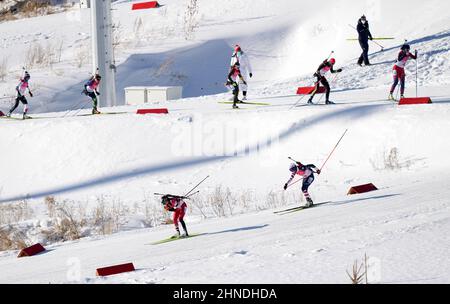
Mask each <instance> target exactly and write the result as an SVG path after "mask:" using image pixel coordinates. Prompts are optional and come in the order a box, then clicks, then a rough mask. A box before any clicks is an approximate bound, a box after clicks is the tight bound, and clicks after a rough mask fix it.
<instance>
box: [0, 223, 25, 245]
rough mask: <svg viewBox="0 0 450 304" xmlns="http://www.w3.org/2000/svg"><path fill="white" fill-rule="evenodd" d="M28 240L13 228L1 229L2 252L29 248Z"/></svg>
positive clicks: (0, 242)
mask: <svg viewBox="0 0 450 304" xmlns="http://www.w3.org/2000/svg"><path fill="white" fill-rule="evenodd" d="M27 243H28V239H27V237H26V236H25V234H24V233H23V232H21V231H20V230H18V229H16V228H14V227H13V226H10V225H8V226H4V227H0V251H4V250H20V249H23V248H26V247H27Z"/></svg>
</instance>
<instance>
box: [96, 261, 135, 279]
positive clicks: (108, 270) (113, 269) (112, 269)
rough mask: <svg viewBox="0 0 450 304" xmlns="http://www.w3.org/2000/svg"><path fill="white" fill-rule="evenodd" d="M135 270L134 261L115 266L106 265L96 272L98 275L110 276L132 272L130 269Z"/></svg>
mask: <svg viewBox="0 0 450 304" xmlns="http://www.w3.org/2000/svg"><path fill="white" fill-rule="evenodd" d="M134 270H135V269H134V265H133V263H127V264H121V265H114V266H109V267H104V268H98V269H97V272H96V274H97V276H100V277H104V276H109V275H113V274H118V273H124V272H130V271H134Z"/></svg>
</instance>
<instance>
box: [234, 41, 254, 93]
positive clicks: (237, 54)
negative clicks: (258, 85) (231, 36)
mask: <svg viewBox="0 0 450 304" xmlns="http://www.w3.org/2000/svg"><path fill="white" fill-rule="evenodd" d="M237 62H239V64H240V70H241V74H242V77H243V80H241V81H239V88H240V90H241V91H242V94H243V95H244V97H243V98H242V100H244V101H245V100H247V89H248V87H247V83H248V77H250V78H252V77H253V71H252V66H251V64H250V60H249V59H248V56H247V54H246V53H244V51H242V48H241V47H240V46H239V45H236V46H235V49H234V52H233V55H232V56H231V62H230V67H231V68H233V67H234V66H235V64H236V63H237Z"/></svg>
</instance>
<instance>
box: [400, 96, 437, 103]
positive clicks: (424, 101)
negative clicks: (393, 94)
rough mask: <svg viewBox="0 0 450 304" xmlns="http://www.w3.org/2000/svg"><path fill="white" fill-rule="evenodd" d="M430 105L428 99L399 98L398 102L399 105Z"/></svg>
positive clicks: (429, 99)
mask: <svg viewBox="0 0 450 304" xmlns="http://www.w3.org/2000/svg"><path fill="white" fill-rule="evenodd" d="M427 103H431V98H430V97H415V98H412V97H411V98H401V99H400V101H399V102H398V104H399V105H411V104H427Z"/></svg>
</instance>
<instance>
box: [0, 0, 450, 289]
mask: <svg viewBox="0 0 450 304" xmlns="http://www.w3.org/2000/svg"><path fill="white" fill-rule="evenodd" d="M186 4H187V1H181V0H167V1H165V2H164V6H163V7H161V8H159V9H157V10H152V11H142V12H132V11H131V10H130V6H131V3H130V1H117V2H116V3H115V4H114V9H115V10H114V20H115V22H117V29H118V31H117V33H116V35H117V41H118V42H119V44H118V46H117V48H116V57H117V63H118V85H117V90H118V94H119V96H120V98H119V100H120V101H121V102H122V103H123V89H124V88H125V87H127V86H131V85H183V86H184V95H185V96H184V97H186V98H184V99H182V100H179V101H171V102H161V103H159V104H157V105H155V106H157V107H167V108H168V109H169V111H170V114H169V115H165V116H138V115H135V114H134V113H135V110H136V107H133V106H124V105H122V106H119V107H116V108H109V109H103V110H104V111H106V112H123V113H122V114H116V115H102V116H98V117H91V116H75V114H78V115H82V114H85V113H88V111H89V110H88V108H89V103H88V102H86V104H84V105H85V107H86V110H82V111H79V112H78V111H77V110H76V111H71V112H67V110H68V109H71V108H73V107H74V106H76V105H78V104H79V103H80V102H83V100H82V99H81V95H80V86H81V84H82V83H83V82H84V81H85V79H86V77H87V75H88V72H89V71H90V69H91V68H90V65H89V61H88V60H86V58H88V56H89V55H88V54H89V43H90V34H89V29H90V24H89V12H88V11H83V10H82V11H78V10H72V11H68V12H65V13H61V14H55V15H50V16H45V17H37V18H31V19H23V20H16V21H12V22H7V23H3V24H0V29H1V31H0V38H1V45H0V49H1V55H0V56H3V57H4V58H8V60H7V62H8V65H7V66H8V70H9V71H10V72H9V73H8V75H7V76H6V77H5V82H0V92H1V94H2V95H6V97H8V96H11V95H12V94H13V93H12V92H13V89H14V86H15V85H16V81H17V77H18V75H20V72H21V68H22V66H23V65H24V62H25V63H26V57H27V54H29V48H30V47H31V46H33V47H35V46H36V45H40V46H42V48H44V49H48V50H53V51H52V52H50V53H51V54H52V56H51V63H48V64H45V63H44V64H40V65H39V64H37V65H36V66H34V67H30V72H31V74H32V85H34V87H35V88H36V89H35V97H34V98H33V99H31V115H32V116H34V117H35V118H36V119H33V120H27V121H16V120H6V119H1V118H0V142H1V143H2V149H1V158H0V168H2V170H1V172H2V173H1V174H0V202H2V203H1V204H2V206H9V205H5V202H6V201H11V200H12V199H19V198H27V197H28V198H29V199H28V202H27V205H26V207H23V208H24V209H25V210H26V211H30V210H32V212H33V213H32V214H28V215H23V214H21V216H20V219H18V221H12V224H14V225H15V226H14V227H15V228H14V229H23V231H26V238H27V239H28V240H29V241H42V242H48V243H52V238H50V237H49V236H48V234H45V233H43V231H46V230H49V229H53V228H54V226H55V225H57V224H58V223H57V220H55V218H54V217H52V215H51V212H52V210H53V209H51V208H50V207H49V204H48V201H47V204H46V203H44V197H45V196H49V195H55V193H56V200H57V204H61V205H64V204H67V205H70V206H71V208H72V209H70V210H71V212H72V213H73V214H74V215H76V216H77V217H79V218H80V219H85V220H86V221H88V218H89V217H90V216H91V215H92V214H95V212H97V215H98V211H99V210H100V209H99V205H101V206H103V205H102V204H106V208H111V210H112V211H111V212H112V213H113V215H116V216H117V217H118V218H120V219H119V220H117V221H115V222H114V223H115V224H117V227H115V229H112V230H114V231H117V230H119V231H121V232H120V233H117V234H114V235H112V236H104V237H103V236H102V237H100V236H98V234H99V233H100V232H99V230H96V229H99V228H98V227H96V228H94V227H89V226H88V225H85V226H84V227H83V228H82V231H81V235H82V236H86V237H84V238H82V239H81V240H78V241H73V242H57V243H56V244H53V245H50V244H49V248H51V249H53V250H52V251H50V252H48V253H46V254H43V255H40V256H37V257H33V258H29V259H20V260H18V259H16V258H15V255H16V252H15V251H6V252H3V253H2V254H1V255H0V267H1V268H2V269H3V270H4V271H2V274H1V275H0V282H29V279H28V278H30V277H32V278H33V279H32V281H33V282H41V283H42V282H45V283H47V282H67V281H73V280H79V281H82V282H128V283H133V282H157V283H166V282H170V283H174V282H176V283H188V282H189V283H191V282H198V283H206V282H208V283H225V282H236V281H238V282H243V283H244V282H245V283H310V282H313V283H333V282H338V283H345V282H348V278H347V275H346V273H345V270H346V269H349V267H351V265H352V263H353V261H354V260H355V259H361V258H362V257H363V255H364V254H365V253H367V255H369V256H370V257H373V258H375V259H374V260H373V261H375V262H376V263H375V264H376V265H378V266H376V267H378V268H376V271H377V273H378V274H380V273H381V275H380V277H377V279H374V280H375V281H376V282H384V283H395V282H408V283H416V282H419V283H427V282H442V283H447V282H449V281H450V277H449V275H448V273H449V271H448V270H449V269H448V268H449V267H450V264H449V263H448V261H447V260H446V257H447V256H449V253H450V252H449V251H450V248H449V246H448V244H449V242H448V236H447V235H446V233H445V231H447V230H448V228H449V225H450V213H449V206H450V202H449V199H448V193H447V192H448V182H447V181H448V180H447V178H448V177H449V176H448V174H447V173H446V172H447V171H448V170H446V169H448V168H449V167H450V162H449V160H448V157H447V156H448V155H449V152H450V145H449V142H448V140H446V139H445V134H446V133H447V132H448V131H450V122H449V120H448V115H449V112H450V108H449V103H450V89H449V87H448V84H449V83H450V77H449V73H448V69H449V62H450V61H449V59H450V49H449V45H450V26H449V23H448V20H449V17H450V15H449V13H448V10H447V9H445V8H450V5H448V4H445V3H442V1H428V2H426V3H422V2H420V1H412V2H411V1H408V2H406V1H397V2H395V3H392V1H389V2H388V1H359V2H357V3H354V2H352V3H351V5H350V1H341V2H339V3H336V1H322V2H321V5H320V6H321V7H320V8H319V7H317V4H313V3H309V2H308V1H293V0H282V1H279V2H277V4H276V5H275V4H274V3H273V1H265V0H264V1H263V0H261V1H237V0H229V1H227V4H226V6H224V7H223V10H218V9H217V8H218V7H222V6H223V3H222V1H217V0H208V1H199V14H198V28H197V30H196V31H195V35H194V36H193V39H191V40H186V39H185V32H184V31H183V16H184V13H185V10H186ZM399 11H404V12H405V13H403V14H398V12H399ZM363 13H364V14H366V15H367V16H368V19H369V22H370V24H371V29H372V33H373V34H374V36H393V37H395V38H396V39H395V40H392V41H391V40H388V41H387V42H385V41H381V43H383V44H384V46H385V50H384V51H380V48H379V47H377V46H376V45H374V44H371V53H372V55H371V61H372V63H373V64H374V65H373V66H371V67H363V68H361V67H359V66H357V65H356V64H355V61H356V59H355V58H356V57H358V56H359V52H360V49H359V46H358V45H357V42H349V41H347V40H346V39H347V38H352V37H355V36H356V34H355V32H354V30H353V29H351V28H350V27H349V26H348V24H351V25H354V24H355V23H356V21H357V19H358V17H359V16H360V15H361V14H363ZM410 20H415V24H416V25H415V26H412V25H410V24H411V23H410V22H408V21H410ZM61 24H64V28H62V27H61ZM404 39H408V41H409V43H410V44H411V45H412V48H413V49H418V50H419V60H418V80H419V81H418V85H419V95H421V96H430V97H431V98H432V99H433V102H434V103H433V104H431V105H421V106H406V107H405V106H398V105H396V104H393V103H392V102H389V101H386V97H387V93H388V90H389V85H390V83H391V80H392V79H391V69H392V64H393V61H394V59H395V58H396V54H397V52H398V46H399V45H401V44H402V43H403V41H404ZM236 43H239V44H240V45H241V46H242V47H243V49H244V51H247V52H248V54H249V56H250V59H251V61H252V65H253V67H254V70H255V71H254V75H255V76H254V77H253V78H252V79H251V81H250V90H249V98H250V100H251V101H255V102H262V103H265V104H266V105H262V106H253V105H243V106H242V108H243V109H241V110H237V111H236V110H234V111H233V110H231V106H230V105H226V104H221V103H219V102H223V101H225V100H227V99H229V97H230V94H229V93H227V92H226V89H225V88H224V86H223V82H224V79H225V77H226V72H227V69H228V63H229V56H230V55H231V52H232V48H233V46H234V44H236ZM332 50H333V51H334V56H335V58H336V59H337V66H339V67H343V69H344V72H343V73H341V74H339V76H338V77H337V78H336V79H334V81H333V82H332V88H333V92H332V95H331V98H332V100H333V101H335V102H336V103H337V104H336V105H334V106H323V105H317V106H301V107H293V105H294V104H296V103H297V102H298V101H299V98H300V97H299V96H296V95H295V91H296V88H297V86H299V85H310V84H311V83H312V81H313V79H312V77H311V74H312V73H313V72H314V70H315V68H316V67H317V66H318V64H320V62H321V61H322V60H323V59H325V58H326V57H327V56H328V54H329V53H330V52H331V51H332ZM0 63H1V57H0ZM414 76H415V64H414V62H410V63H408V66H407V92H406V94H407V95H408V96H415V82H414V81H415V77H414ZM330 80H333V78H332V77H331V78H330ZM319 99H320V97H316V101H319ZM305 102H306V100H305V99H303V100H300V103H299V104H300V105H303V104H304V103H305ZM9 103H10V100H9V99H8V98H5V99H1V100H0V110H2V111H3V112H5V111H6V110H7V108H8V107H9V105H10V104H9ZM321 103H323V99H321ZM82 104H83V103H82ZM346 129H348V133H347V134H346V137H345V138H344V139H343V141H342V143H341V145H340V146H339V147H338V149H337V150H336V152H335V154H333V156H332V158H331V159H330V160H329V162H327V164H326V167H325V168H324V171H323V173H322V174H321V175H320V176H317V177H316V181H315V182H314V184H313V185H312V186H311V188H310V193H311V195H312V197H313V199H314V200H315V201H316V202H328V201H330V203H328V204H323V205H321V206H320V207H317V208H314V209H310V210H303V211H301V212H298V213H292V214H290V215H285V216H282V217H280V216H278V215H274V214H273V213H272V211H273V210H272V209H274V208H281V206H285V205H289V206H290V205H298V204H304V202H303V199H302V198H301V196H300V189H299V188H300V187H299V186H293V187H292V188H290V189H289V190H288V191H287V192H286V193H284V191H283V190H282V186H283V184H284V183H285V182H286V180H287V179H288V178H289V171H288V170H287V169H288V166H289V161H288V159H287V157H288V156H291V157H294V158H297V159H299V160H301V161H303V162H306V163H314V164H316V165H318V166H320V165H322V164H323V162H324V161H325V159H326V158H327V156H328V154H329V152H330V151H331V149H332V148H333V147H334V145H335V144H336V141H337V140H338V139H339V138H340V136H341V135H342V133H343V132H344V130H346ZM268 138H270V139H271V140H272V141H271V145H267V139H268ZM258 144H259V146H258ZM255 147H259V149H252V148H255ZM235 152H240V153H237V154H238V155H235V154H236V153H235ZM207 175H210V178H209V179H208V180H207V181H206V182H205V184H203V185H202V186H201V188H200V190H201V193H200V196H198V197H197V198H196V200H194V201H191V202H189V213H188V216H187V223H188V227H189V228H190V230H191V231H193V232H199V233H206V234H205V235H202V236H200V237H198V238H193V239H190V240H183V241H179V242H174V243H170V244H165V245H160V246H149V245H146V244H148V243H150V242H152V241H154V240H158V239H161V238H164V237H165V236H166V235H168V234H171V233H172V230H173V227H172V226H170V225H169V226H161V227H153V228H150V229H141V230H136V229H137V228H142V227H148V226H153V225H155V224H157V223H156V222H155V221H153V218H156V219H159V216H160V214H159V213H158V212H160V211H155V210H159V209H160V205H159V203H158V202H157V201H154V200H153V197H152V195H151V194H153V192H171V193H179V194H181V193H183V192H184V191H187V190H188V189H189V188H191V187H193V186H194V185H195V184H196V183H197V182H198V181H200V180H201V179H203V178H204V177H205V176H207ZM368 182H372V183H374V184H375V185H376V186H377V187H378V188H379V189H380V190H379V191H378V192H372V193H369V194H366V195H357V196H355V197H348V196H346V195H345V194H346V193H347V191H348V189H349V188H350V187H351V186H354V185H358V184H364V183H368ZM297 185H298V184H297ZM219 187H220V188H219ZM227 188H229V193H230V194H229V195H228V201H226V202H228V204H229V205H228V206H225V207H223V206H222V207H221V208H222V209H225V211H224V212H225V214H226V215H227V216H229V218H226V219H224V218H223V217H217V216H218V215H220V212H219V211H217V210H215V209H214V208H217V206H215V207H214V204H212V205H211V204H210V205H208V201H211V200H213V201H214V199H216V200H217V199H219V198H223V197H226V196H227V195H226V194H224V192H226V190H225V189H227ZM218 189H221V191H224V192H220V193H221V194H220V195H219V194H217V191H218ZM230 197H231V199H230ZM64 200H70V202H67V201H66V202H64ZM202 204H204V205H202ZM22 206H23V205H22ZM74 206H75V207H74ZM80 206H81V207H80ZM118 206H119V207H118ZM149 208H150V209H151V210H149ZM267 209H270V210H267ZM261 210H266V211H261ZM2 211H3V212H4V214H9V213H8V212H11V209H6V208H5V209H2ZM30 212H31V211H30ZM14 214H17V213H14ZM231 214H233V215H234V217H230V215H231ZM205 216H206V217H207V219H206V220H205V219H204V217H205ZM11 218H12V217H9V218H8V219H9V221H11ZM149 218H152V220H151V221H150V220H149ZM8 219H7V216H4V217H3V218H2V220H3V223H4V222H8V221H7V220H8ZM89 221H90V220H89ZM149 221H150V222H149ZM17 222H18V223H17ZM102 228H104V227H103V226H102ZM100 230H101V229H100ZM125 230H127V231H125ZM56 241H58V240H56ZM429 247H432V248H434V249H435V250H433V253H432V256H431V257H430V252H429V250H427V248H429ZM69 253H70V254H69ZM69 256H70V257H74V258H75V260H70V261H71V262H70V261H69V260H68V259H69ZM419 260H420V261H421V263H420V265H419V264H418V263H417V261H419ZM50 261H51V262H50ZM74 261H75V262H76V263H78V262H80V264H79V265H80V267H81V268H80V269H81V273H80V276H78V277H77V278H73V277H68V276H67V273H68V272H67V271H68V268H67V265H68V264H67V263H68V262H70V263H72V262H74ZM128 261H133V262H135V264H136V266H137V267H138V268H139V269H140V270H139V271H138V272H136V273H134V274H127V275H120V276H117V277H115V278H110V279H94V272H95V268H96V267H100V266H105V265H109V264H113V263H118V262H128ZM218 261H219V263H218ZM305 261H306V262H305ZM19 264H20V266H21V267H18V265H19ZM287 265H289V267H287ZM22 266H23V267H22ZM19 268H20V269H23V270H20V271H18V270H17V269H19ZM278 269H285V271H283V272H280V271H277V270H278ZM380 269H381V270H380ZM30 273H33V276H30ZM71 273H72V272H71ZM180 274H182V275H181V276H180Z"/></svg>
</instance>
